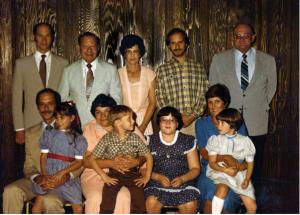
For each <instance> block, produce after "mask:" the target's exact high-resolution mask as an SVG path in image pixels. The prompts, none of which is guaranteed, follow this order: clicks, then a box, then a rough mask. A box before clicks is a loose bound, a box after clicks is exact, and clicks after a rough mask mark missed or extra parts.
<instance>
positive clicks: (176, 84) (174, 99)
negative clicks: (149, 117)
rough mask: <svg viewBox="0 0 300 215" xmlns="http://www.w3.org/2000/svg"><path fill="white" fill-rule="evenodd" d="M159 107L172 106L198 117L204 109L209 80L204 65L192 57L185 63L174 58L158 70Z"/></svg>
mask: <svg viewBox="0 0 300 215" xmlns="http://www.w3.org/2000/svg"><path fill="white" fill-rule="evenodd" d="M156 77H157V89H156V99H157V104H158V107H159V108H162V107H165V106H172V107H175V108H177V109H178V110H179V111H180V112H181V113H188V114H194V116H195V117H196V118H198V117H199V116H200V115H201V113H202V112H203V110H204V106H205V92H206V91H207V89H208V80H207V76H206V73H205V69H204V67H203V66H202V65H201V64H199V63H197V62H196V61H194V60H192V59H187V60H186V61H185V62H184V63H183V64H181V63H179V62H178V61H177V60H176V59H174V58H172V59H171V60H170V61H168V62H167V63H165V64H163V65H161V66H159V67H158V69H157V71H156Z"/></svg>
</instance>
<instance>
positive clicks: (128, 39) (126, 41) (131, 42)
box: [119, 34, 145, 57]
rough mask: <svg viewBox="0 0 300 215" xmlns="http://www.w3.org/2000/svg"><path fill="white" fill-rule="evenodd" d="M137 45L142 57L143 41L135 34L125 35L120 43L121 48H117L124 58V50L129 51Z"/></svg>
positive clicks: (143, 51) (143, 50)
mask: <svg viewBox="0 0 300 215" xmlns="http://www.w3.org/2000/svg"><path fill="white" fill-rule="evenodd" d="M135 45H137V46H138V47H139V50H140V55H141V57H143V56H144V54H145V44H144V41H143V39H142V38H141V37H140V36H138V35H135V34H128V35H126V36H125V37H124V38H123V39H122V42H121V46H120V48H119V50H120V52H121V54H122V55H123V56H124V55H125V52H126V49H130V48H131V47H133V46H135Z"/></svg>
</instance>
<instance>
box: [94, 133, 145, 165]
mask: <svg viewBox="0 0 300 215" xmlns="http://www.w3.org/2000/svg"><path fill="white" fill-rule="evenodd" d="M149 152H150V150H149V149H148V148H147V146H146V145H145V143H144V142H143V141H142V139H141V138H140V137H139V136H138V135H137V134H135V133H132V132H130V133H129V134H128V136H127V138H125V139H124V140H121V139H120V138H119V137H118V135H117V134H116V133H115V132H114V131H111V132H109V133H107V134H105V135H104V136H103V138H102V139H101V140H100V142H99V143H98V144H97V145H96V147H95V148H94V150H93V152H92V154H93V155H95V156H96V157H98V158H102V159H113V158H115V157H116V156H117V155H130V156H133V157H138V156H145V155H146V154H147V153H149Z"/></svg>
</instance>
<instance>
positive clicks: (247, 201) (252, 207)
mask: <svg viewBox="0 0 300 215" xmlns="http://www.w3.org/2000/svg"><path fill="white" fill-rule="evenodd" d="M240 197H241V199H242V201H243V202H244V205H245V207H246V209H247V213H248V214H255V213H256V209H257V205H256V201H255V200H254V199H251V198H250V197H248V196H244V195H240Z"/></svg>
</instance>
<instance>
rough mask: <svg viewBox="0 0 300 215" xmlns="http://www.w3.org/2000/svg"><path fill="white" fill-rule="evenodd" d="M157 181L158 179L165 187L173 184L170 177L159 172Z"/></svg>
mask: <svg viewBox="0 0 300 215" xmlns="http://www.w3.org/2000/svg"><path fill="white" fill-rule="evenodd" d="M156 181H158V182H159V183H160V184H161V185H162V186H163V187H165V188H167V187H170V186H171V182H170V180H169V179H168V177H166V176H164V175H160V174H157V179H156Z"/></svg>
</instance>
